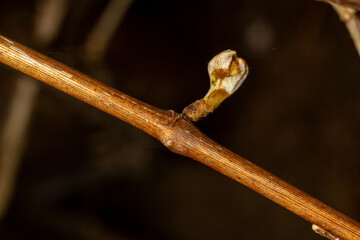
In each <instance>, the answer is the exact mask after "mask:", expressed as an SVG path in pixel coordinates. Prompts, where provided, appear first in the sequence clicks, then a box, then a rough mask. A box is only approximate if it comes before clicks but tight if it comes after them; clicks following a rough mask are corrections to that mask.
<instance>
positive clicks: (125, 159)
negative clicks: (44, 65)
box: [0, 0, 360, 240]
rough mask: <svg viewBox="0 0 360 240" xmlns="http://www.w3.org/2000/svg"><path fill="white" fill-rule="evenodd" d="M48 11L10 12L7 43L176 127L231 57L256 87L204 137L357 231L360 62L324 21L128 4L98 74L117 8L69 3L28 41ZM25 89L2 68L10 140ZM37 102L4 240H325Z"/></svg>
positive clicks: (48, 91)
mask: <svg viewBox="0 0 360 240" xmlns="http://www.w3.org/2000/svg"><path fill="white" fill-rule="evenodd" d="M45 2H46V1H45V0H43V1H28V0H12V1H2V2H1V8H0V33H1V34H3V35H5V36H7V37H9V38H11V39H14V40H16V41H18V42H20V43H23V44H25V45H27V46H29V47H32V48H35V49H37V50H39V51H41V52H42V53H44V54H46V55H48V56H50V57H53V58H55V59H57V60H59V61H61V62H64V63H66V64H67V65H70V66H72V67H74V68H76V69H78V70H79V71H82V72H84V73H86V74H88V75H90V76H92V77H95V78H96V79H98V80H99V81H102V82H105V83H107V84H109V85H111V86H113V87H114V88H116V89H119V90H121V91H123V92H125V93H127V94H129V95H131V96H133V97H136V98H138V99H140V100H143V101H145V102H148V103H150V104H152V105H155V106H157V107H160V108H164V109H174V110H176V111H178V112H180V111H181V110H182V108H183V107H185V106H187V105H188V104H189V103H191V102H192V101H194V100H196V99H198V98H201V97H203V95H204V94H205V93H206V92H207V90H208V85H209V80H208V76H207V71H206V68H207V62H208V61H209V60H210V59H211V58H212V57H213V56H214V55H215V54H217V53H218V52H220V51H222V50H225V49H234V50H236V51H237V52H238V54H239V56H240V57H242V58H244V59H246V60H247V62H248V64H249V66H250V74H249V77H248V79H247V80H246V81H245V83H244V84H243V86H242V87H241V88H240V89H239V90H238V92H237V93H236V94H234V95H233V96H232V97H231V98H230V99H229V100H227V101H225V103H223V104H222V106H221V107H220V108H219V109H217V110H216V111H215V112H214V113H213V114H212V115H209V116H208V117H207V118H206V119H204V120H202V121H200V122H198V123H197V125H198V127H199V128H200V129H201V130H203V131H204V132H205V133H206V134H207V135H208V136H210V137H211V138H213V139H214V140H216V141H218V142H219V143H221V144H222V145H224V146H226V147H228V148H229V149H231V150H232V151H234V152H236V153H238V154H240V155H242V156H243V157H245V158H247V159H249V160H250V161H252V162H254V163H256V164H257V165H259V166H261V167H263V168H265V169H267V170H269V171H270V172H273V173H274V174H276V175H277V176H279V177H281V178H283V179H285V180H286V181H288V182H290V183H291V184H293V185H295V186H297V187H299V188H300V189H302V190H304V191H305V192H307V193H309V194H311V195H313V196H314V197H316V198H318V199H319V200H321V201H323V202H325V203H326V204H328V205H330V206H332V207H334V208H335V209H337V210H339V211H341V212H343V213H345V214H347V215H349V216H350V217H352V218H354V219H356V220H358V221H359V220H360V191H359V183H360V163H359V160H360V149H359V145H360V125H359V122H360V112H359V106H360V94H359V92H360V81H359V80H360V79H359V76H360V65H359V56H358V55H357V53H356V51H355V48H354V46H353V43H352V41H351V39H350V37H349V35H348V33H347V30H346V28H345V26H344V25H343V23H342V22H341V21H339V19H338V16H337V14H336V13H335V12H334V11H333V9H332V8H331V7H330V6H329V5H327V4H324V3H319V2H315V1H310V0H309V1H301V0H296V1H286V0H280V1H266V0H253V1H239V0H222V1H220V0H207V1H205V0H197V1H190V0H184V1H164V0H157V1H148V0H134V1H132V2H131V3H130V5H129V6H128V8H127V9H125V11H124V16H123V18H122V19H119V22H120V24H119V26H118V27H117V28H116V31H115V34H114V36H113V37H112V38H111V40H110V41H109V45H108V47H107V50H106V52H105V54H104V56H103V57H102V58H101V57H99V58H98V60H97V61H90V60H91V57H89V56H88V55H86V47H85V42H86V41H87V39H88V36H89V33H90V32H91V31H93V29H94V26H96V24H97V23H98V21H99V19H100V17H101V15H102V14H103V13H104V11H105V9H106V7H107V6H108V4H109V3H110V1H105V0H104V1H103V0H77V1H68V2H67V5H66V6H67V7H66V8H64V16H63V21H62V23H61V24H60V25H59V27H58V29H57V31H58V32H59V33H58V34H57V35H56V37H54V39H53V40H52V41H51V42H47V43H46V44H45V43H44V41H42V40H44V39H43V38H41V37H40V38H39V37H36V36H35V37H34V29H35V28H36V27H37V26H36V24H37V23H36V18H37V16H38V14H39V6H41V5H42V4H46V3H45ZM114 9H115V8H114ZM55 12H58V9H57V8H56V10H55ZM118 14H120V13H118ZM50 15H51V14H50ZM115 15H116V14H115ZM50 19H51V18H50ZM110 20H111V18H110ZM108 24H109V23H107V24H106V25H108ZM102 29H104V31H105V30H106V29H105V28H102ZM45 42H46V41H45ZM95 47H96V44H95ZM19 76H21V73H18V72H16V71H15V70H12V69H10V68H9V67H6V66H5V65H1V66H0V77H1V81H0V129H1V128H2V126H4V124H5V121H6V120H5V119H6V116H7V115H8V113H9V111H10V108H11V107H10V104H9V103H10V102H11V99H12V97H13V96H14V92H15V89H16V81H17V80H16V79H17V78H19ZM39 86H40V90H39V93H38V94H37V95H36V98H35V103H34V106H33V109H32V113H31V121H30V123H29V126H28V128H27V130H26V135H24V139H26V141H25V142H24V148H23V151H22V155H21V156H20V157H19V158H20V163H19V168H18V170H17V176H16V184H15V187H14V193H13V196H12V199H11V201H10V205H9V206H8V208H7V211H6V213H5V215H4V216H3V218H2V220H1V223H0V238H1V239H32V238H33V239H207V240H213V239H249V240H250V239H322V238H321V237H319V236H317V235H316V234H315V233H313V232H312V230H311V224H310V223H308V222H306V221H305V220H303V219H301V218H299V217H298V216H296V215H294V214H292V213H290V212H288V211H287V210H285V209H283V208H282V207H279V206H277V205H276V204H274V203H273V202H271V201H269V200H267V199H265V198H264V197H262V196H260V195H258V194H257V193H255V192H253V191H251V190H249V189H247V188H245V187H244V186H242V185H240V184H238V183H236V182H235V181H233V180H231V179H228V178H227V177H225V176H223V175H221V174H220V173H217V172H215V171H213V170H212V169H210V168H208V167H206V166H203V165H201V164H199V163H197V162H195V161H193V160H191V159H187V158H185V157H182V156H178V155H175V154H173V153H171V152H170V151H168V150H167V149H166V148H165V147H163V146H162V145H161V144H160V143H159V142H157V141H156V140H154V139H153V138H151V137H150V136H148V135H146V134H145V133H143V132H141V131H140V130H137V129H136V128H134V127H132V126H130V125H128V124H126V123H124V122H122V121H120V120H118V119H115V118H114V117H111V116H109V115H107V114H105V113H103V112H101V111H99V110H97V109H95V108H93V107H90V106H88V105H86V104H85V103H82V102H80V101H78V100H76V99H74V98H72V97H70V96H67V95H66V94H64V93H61V92H59V91H58V90H56V89H53V88H51V87H49V86H46V85H45V84H42V83H41V84H39ZM0 134H1V132H0ZM19 151H20V150H19ZM1 197H2V196H0V198H1Z"/></svg>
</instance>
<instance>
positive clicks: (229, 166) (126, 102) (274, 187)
mask: <svg viewBox="0 0 360 240" xmlns="http://www.w3.org/2000/svg"><path fill="white" fill-rule="evenodd" d="M0 61H1V62H3V63H5V64H7V65H9V66H10V67H12V68H15V69H17V70H19V71H22V72H24V73H26V74H28V75H30V76H32V77H34V78H36V79H38V80H40V81H42V82H44V83H47V84H49V85H51V86H53V87H55V88H58V89H59V90H61V91H64V92H65V93H67V94H70V95H72V96H74V97H76V98H78V99H80V100H82V101H84V102H86V103H88V104H90V105H92V106H94V107H96V108H98V109H100V110H102V111H104V112H107V113H109V114H111V115H113V116H115V117H117V118H119V119H121V120H123V121H125V122H128V123H130V124H132V125H134V126H135V127H137V128H139V129H141V130H143V131H144V132H146V133H148V134H150V135H151V136H153V137H155V138H156V139H158V140H159V141H161V142H162V143H163V144H164V145H165V146H166V147H167V148H168V149H170V150H171V151H173V152H175V153H178V154H181V155H183V156H187V157H190V158H192V159H194V160H197V161H199V162H201V163H203V164H205V165H207V166H209V167H211V168H213V169H215V170H217V171H219V172H221V173H223V174H224V175H226V176H228V177H230V178H232V179H234V180H236V181H238V182H240V183H242V184H244V185H245V186H247V187H249V188H251V189H253V190H254V191H256V192H258V193H260V194H261V195H263V196H265V197H267V198H269V199H271V200H272V201H274V202H276V203H277V204H279V205H281V206H283V207H285V208H286V209H288V210H290V211H292V212H293V213H295V214H297V215H299V216H300V217H302V218H304V219H306V220H308V221H309V222H311V223H313V224H316V225H317V226H318V227H319V228H321V229H324V230H325V231H327V232H329V233H331V234H333V235H334V236H337V237H340V238H342V239H359V238H360V224H359V223H358V222H356V221H355V220H353V219H351V218H349V217H347V216H345V215H343V214H342V213H340V212H338V211H336V210H334V209H332V208H330V207H329V206H327V205H325V204H324V203H322V202H320V201H318V200H317V199H315V198H313V197H311V196H309V195H307V194H306V193H304V192H302V191H301V190H299V189H297V188H295V187H294V186H292V185H290V184H288V183H287V182H285V181H283V180H281V179H280V178H278V177H276V176H274V175H272V174H271V173H269V172H267V171H266V170H264V169H262V168H260V167H258V166H256V165H255V164H253V163H251V162H249V161H247V160H246V159H244V158H242V157H240V156H239V155H237V154H235V153H233V152H231V151H230V150H228V149H226V148H224V147H222V146H221V145H219V144H218V143H216V142H215V141H213V140H211V139H210V138H208V137H207V136H206V135H205V134H204V133H202V132H201V131H200V130H198V129H197V128H196V127H195V125H194V124H193V123H192V122H191V121H190V120H189V119H188V118H187V117H185V116H184V115H182V114H178V113H175V112H174V111H171V110H161V109H158V108H156V107H153V106H151V105H149V104H146V103H144V102H141V101H139V100H137V99H135V98H132V97H130V96H128V95H126V94H124V93H122V92H120V91H117V90H115V89H113V88H111V87H109V86H106V85H104V84H102V83H100V82H97V81H96V80H95V79H92V78H90V77H88V76H86V75H84V74H82V73H80V72H78V71H76V70H74V69H72V68H69V67H67V66H65V65H63V64H61V63H59V62H57V61H55V60H53V59H51V58H48V57H46V56H44V55H42V54H40V53H38V52H36V51H34V50H31V49H29V48H27V47H25V46H23V45H21V44H19V43H16V42H15V41H12V40H10V39H8V38H5V37H3V36H1V35H0Z"/></svg>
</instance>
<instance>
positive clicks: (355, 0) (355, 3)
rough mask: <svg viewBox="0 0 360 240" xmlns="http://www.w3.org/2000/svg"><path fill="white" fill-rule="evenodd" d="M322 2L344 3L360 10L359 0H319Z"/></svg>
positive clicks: (344, 5) (345, 5) (343, 4)
mask: <svg viewBox="0 0 360 240" xmlns="http://www.w3.org/2000/svg"><path fill="white" fill-rule="evenodd" d="M318 1H321V2H327V3H333V4H338V5H342V6H343V7H348V8H354V9H357V10H360V1H359V0H318Z"/></svg>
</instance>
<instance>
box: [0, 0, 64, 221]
mask: <svg viewBox="0 0 360 240" xmlns="http://www.w3.org/2000/svg"><path fill="white" fill-rule="evenodd" d="M67 3H68V0H39V1H38V6H37V9H38V10H37V12H36V13H37V14H36V16H35V24H34V35H33V37H34V39H35V42H37V43H38V44H39V45H42V46H45V45H47V44H49V43H50V42H51V41H53V39H54V38H55V37H56V36H57V34H58V32H59V29H60V25H61V23H62V20H63V17H64V16H65V11H66V7H67ZM39 87H40V84H39V82H38V81H35V80H33V79H28V78H27V77H26V78H24V76H20V77H18V78H17V79H16V84H15V90H14V94H13V96H12V99H11V103H10V107H9V113H8V115H7V118H6V119H5V124H4V130H3V132H2V135H1V136H0V139H1V140H2V141H0V219H2V218H3V217H4V215H5V214H6V209H7V207H8V205H9V203H10V201H11V197H12V192H13V187H14V186H15V182H16V176H17V168H18V166H19V165H20V164H21V163H20V160H21V155H22V149H23V147H24V146H23V145H24V144H26V143H25V136H26V133H27V128H28V126H29V122H30V115H31V112H32V110H33V107H34V103H35V101H36V98H37V95H38V89H39Z"/></svg>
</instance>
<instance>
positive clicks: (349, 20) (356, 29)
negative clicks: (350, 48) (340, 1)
mask: <svg viewBox="0 0 360 240" xmlns="http://www.w3.org/2000/svg"><path fill="white" fill-rule="evenodd" d="M331 5H332V6H333V8H334V9H335V11H336V12H337V13H338V14H339V17H340V19H341V20H342V21H343V22H344V23H345V25H346V27H347V29H348V31H349V33H350V36H351V38H352V40H353V42H354V45H355V48H356V50H357V52H358V54H359V56H360V18H359V17H358V16H357V15H356V11H355V10H354V9H352V8H348V7H343V6H341V5H337V4H331Z"/></svg>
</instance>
